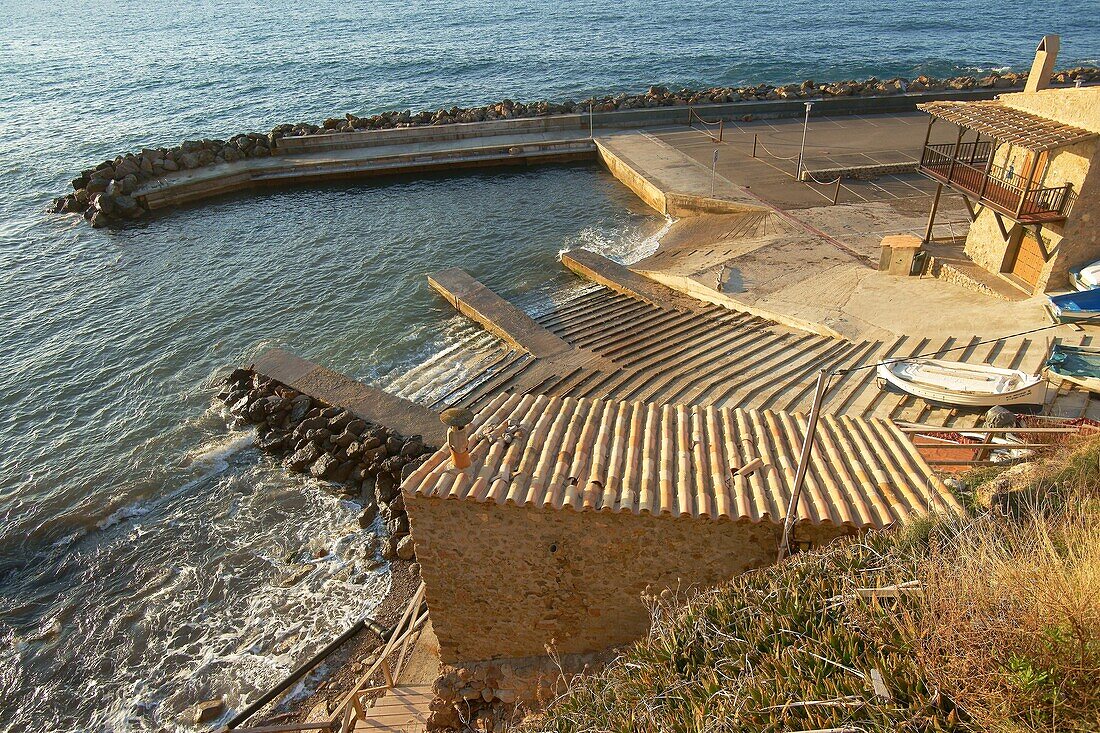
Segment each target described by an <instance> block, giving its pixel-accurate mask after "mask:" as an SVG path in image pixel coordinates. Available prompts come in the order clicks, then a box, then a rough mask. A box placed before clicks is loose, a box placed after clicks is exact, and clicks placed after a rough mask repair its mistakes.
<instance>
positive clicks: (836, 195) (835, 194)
mask: <svg viewBox="0 0 1100 733" xmlns="http://www.w3.org/2000/svg"><path fill="white" fill-rule="evenodd" d="M839 200H840V176H837V177H836V190H835V191H833V206H836V202H837V201H839Z"/></svg>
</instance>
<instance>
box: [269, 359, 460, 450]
mask: <svg viewBox="0 0 1100 733" xmlns="http://www.w3.org/2000/svg"><path fill="white" fill-rule="evenodd" d="M252 369H253V370H255V371H256V372H258V373H260V374H263V375H264V376H266V377H269V378H271V379H274V380H276V381H278V382H282V383H283V384H285V385H286V386H288V387H290V388H291V389H294V390H297V391H298V392H301V393H302V394H306V395H309V396H310V397H313V398H315V399H318V400H321V401H322V402H326V403H328V404H330V405H333V406H338V407H343V408H344V409H346V410H347V411H349V412H351V413H352V414H354V415H356V416H357V417H359V418H361V419H363V420H366V421H367V422H371V423H375V424H377V425H385V426H386V427H388V428H390V429H392V430H395V431H397V432H398V433H401V434H402V435H420V436H421V437H423V438H424V440H425V442H426V443H428V444H429V445H443V444H444V443H445V442H446V441H447V428H446V426H445V425H443V423H442V422H440V421H439V414H438V413H436V412H434V411H432V410H429V409H428V408H427V407H424V406H423V405H419V404H417V403H415V402H410V401H409V400H405V399H402V398H400V397H395V396H394V395H392V394H390V393H388V392H383V391H382V390H380V389H375V388H374V387H368V386H367V385H365V384H363V383H362V382H358V381H356V380H354V379H352V378H350V377H346V376H344V375H343V374H339V373H337V372H334V371H332V370H331V369H326V368H325V367H323V366H321V365H319V364H315V363H313V362H312V361H309V360H307V359H303V358H302V357H300V356H297V355H295V354H292V353H290V352H289V351H284V350H283V349H270V350H268V351H265V352H264V353H262V354H260V356H258V357H257V358H256V360H255V361H254V362H253V363H252Z"/></svg>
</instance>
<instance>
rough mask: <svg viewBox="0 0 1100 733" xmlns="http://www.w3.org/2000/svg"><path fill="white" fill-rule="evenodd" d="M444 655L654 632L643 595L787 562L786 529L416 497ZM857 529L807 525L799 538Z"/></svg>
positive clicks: (419, 542)
mask: <svg viewBox="0 0 1100 733" xmlns="http://www.w3.org/2000/svg"><path fill="white" fill-rule="evenodd" d="M405 503H406V507H407V508H408V511H409V516H410V521H411V523H412V531H413V539H414V542H415V545H416V554H417V557H418V559H419V562H420V564H421V571H420V572H421V577H422V578H423V579H424V582H425V584H426V586H427V601H428V607H429V609H430V611H431V615H432V625H433V627H434V629H435V632H436V635H437V636H438V638H439V643H440V650H441V657H442V661H443V662H444V663H446V664H460V663H469V662H475V661H483V660H490V659H499V658H525V657H538V656H542V657H545V656H546V654H547V651H546V650H547V646H550V647H552V648H553V649H554V651H555V652H556V653H557V654H561V655H570V654H585V653H590V652H596V651H600V650H604V649H606V648H608V647H611V646H615V645H620V644H624V643H627V642H630V641H632V640H634V639H636V638H638V637H640V636H642V635H643V634H645V633H646V631H647V629H648V626H649V613H648V610H647V608H646V605H645V604H644V603H643V599H642V597H643V594H647V593H648V594H656V593H659V592H661V591H662V590H665V589H671V590H673V591H675V590H677V589H680V590H685V589H687V588H689V587H692V586H710V585H714V584H716V583H718V582H721V581H723V580H726V579H728V578H730V577H732V576H734V575H736V574H738V573H741V572H744V571H746V570H749V569H751V568H757V567H761V566H764V565H767V564H770V563H771V562H773V561H774V560H775V554H776V547H777V545H778V538H779V536H780V534H781V528H780V527H779V526H778V525H776V524H771V523H767V522H764V523H760V524H753V523H751V522H747V521H738V522H731V521H722V522H712V521H709V520H695V519H681V518H672V517H668V516H661V517H654V516H649V515H641V516H636V515H633V514H629V513H628V514H616V513H596V512H577V511H575V510H572V509H563V510H558V511H549V510H534V509H527V508H522V507H515V506H500V505H497V504H495V503H490V504H485V503H481V502H475V501H464V500H443V499H436V498H429V497H422V496H412V495H406V496H405ZM854 531H855V530H852V529H850V528H845V527H835V526H831V525H822V526H818V527H814V526H799V527H798V529H797V530H796V539H797V540H809V541H811V542H813V543H815V544H821V543H824V542H828V541H830V540H832V539H834V538H836V537H838V536H841V535H845V534H850V533H853V532H854Z"/></svg>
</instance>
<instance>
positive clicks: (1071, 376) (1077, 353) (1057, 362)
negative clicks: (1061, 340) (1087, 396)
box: [1046, 344, 1100, 393]
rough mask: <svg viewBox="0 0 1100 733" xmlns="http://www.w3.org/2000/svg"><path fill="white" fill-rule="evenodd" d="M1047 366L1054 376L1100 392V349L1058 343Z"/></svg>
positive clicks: (1091, 390) (1090, 390)
mask: <svg viewBox="0 0 1100 733" xmlns="http://www.w3.org/2000/svg"><path fill="white" fill-rule="evenodd" d="M1046 366H1047V371H1049V372H1050V373H1051V374H1053V375H1054V376H1056V377H1058V378H1060V379H1063V380H1065V381H1067V382H1071V383H1073V384H1076V385H1078V386H1081V387H1084V388H1085V389H1087V390H1088V391H1089V392H1097V393H1100V349H1090V348H1086V347H1084V346H1064V345H1062V344H1056V345H1055V346H1054V349H1053V351H1051V353H1050V358H1049V359H1047V364H1046Z"/></svg>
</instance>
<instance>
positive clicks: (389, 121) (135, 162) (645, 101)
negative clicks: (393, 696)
mask: <svg viewBox="0 0 1100 733" xmlns="http://www.w3.org/2000/svg"><path fill="white" fill-rule="evenodd" d="M1026 80H1027V73H1026V72H1008V73H1004V74H999V73H992V74H989V75H987V76H980V77H976V76H957V77H952V78H950V79H935V78H932V77H929V76H923V75H922V76H918V77H917V78H915V79H904V78H900V77H898V78H893V79H886V80H880V79H877V78H875V77H872V78H870V79H866V80H863V81H840V82H827V83H817V82H814V81H812V80H807V81H803V82H801V83H799V84H785V85H781V86H773V85H771V84H758V85H756V86H743V87H709V88H705V89H687V88H684V89H679V90H676V91H672V90H670V89H668V88H666V87H663V86H652V87H650V88H649V90H648V91H646V92H645V93H644V94H625V93H624V94H617V95H608V96H603V97H592V98H589V99H585V100H582V101H580V102H576V101H573V100H566V101H564V102H560V103H554V102H546V101H540V102H527V103H524V102H514V101H512V100H510V99H505V100H503V101H501V102H498V103H496V104H488V105H484V106H480V107H465V108H462V107H451V108H450V109H439V110H437V111H435V112H431V111H423V112H416V113H414V112H412V111H411V110H404V111H389V112H382V113H379V114H375V115H369V116H363V117H359V116H356V115H353V114H346V115H344V116H343V117H331V118H329V119H327V120H324V121H323V122H322V123H321V124H319V125H316V124H312V123H308V122H299V123H295V124H282V125H277V126H275V127H274V128H272V130H271V131H270V132H268V133H259V132H248V133H242V134H238V135H234V136H232V137H231V138H229V139H228V140H211V139H206V140H188V141H186V142H184V143H182V144H180V145H177V146H175V147H171V148H144V149H142V150H141V152H139V153H126V154H124V155H120V156H118V157H116V158H114V159H113V160H105V161H103V162H102V163H100V164H99V165H97V166H95V167H94V168H89V169H87V170H84V171H82V172H81V173H80V175H79V176H77V177H76V178H74V179H73V181H72V186H73V193H70V194H67V195H65V196H60V197H58V198H56V199H54V201H53V203H52V204H51V206H50V210H51V211H52V212H54V213H78V214H83V215H84V218H85V219H87V220H88V221H89V222H90V223H91V225H92V226H94V227H102V226H107V225H110V224H115V223H120V222H125V221H127V220H131V219H138V218H140V217H141V216H143V215H144V214H145V213H146V209H145V207H144V205H143V204H142V202H141V201H140V200H139V199H137V198H135V197H134V196H133V195H132V194H133V192H134V191H135V190H137V188H138V187H139V186H140V185H141V184H142V183H144V182H146V181H149V180H151V179H155V178H158V177H160V176H164V175H169V174H171V173H174V172H176V171H180V170H192V169H195V168H202V167H206V166H212V165H219V164H223V163H232V162H235V161H239V160H243V159H246V158H262V157H266V156H270V155H271V154H272V151H273V150H275V149H276V148H277V147H278V140H279V139H280V138H284V137H300V136H305V135H329V134H337V133H343V132H354V131H361V130H387V129H393V128H402V127H417V126H430V125H449V124H455V123H461V122H487V121H493V120H512V119H521V118H530V117H549V116H553V115H562V114H573V113H577V112H587V111H588V110H589V109H591V110H593V111H595V112H614V111H617V110H632V109H649V108H657V107H674V106H688V105H707V104H727V103H730V102H740V101H766V100H783V99H821V98H831V97H876V96H890V95H895V94H902V93H906V92H935V91H953V90H958V91H966V90H974V89H1005V90H1008V89H1016V88H1020V87H1023V85H1024V82H1025V81H1026ZM1078 80H1080V81H1083V82H1085V83H1089V82H1094V81H1100V68H1096V67H1077V68H1074V69H1068V70H1065V71H1059V72H1057V73H1055V74H1054V75H1053V76H1052V82H1053V83H1054V84H1072V83H1074V82H1076V81H1078Z"/></svg>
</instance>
